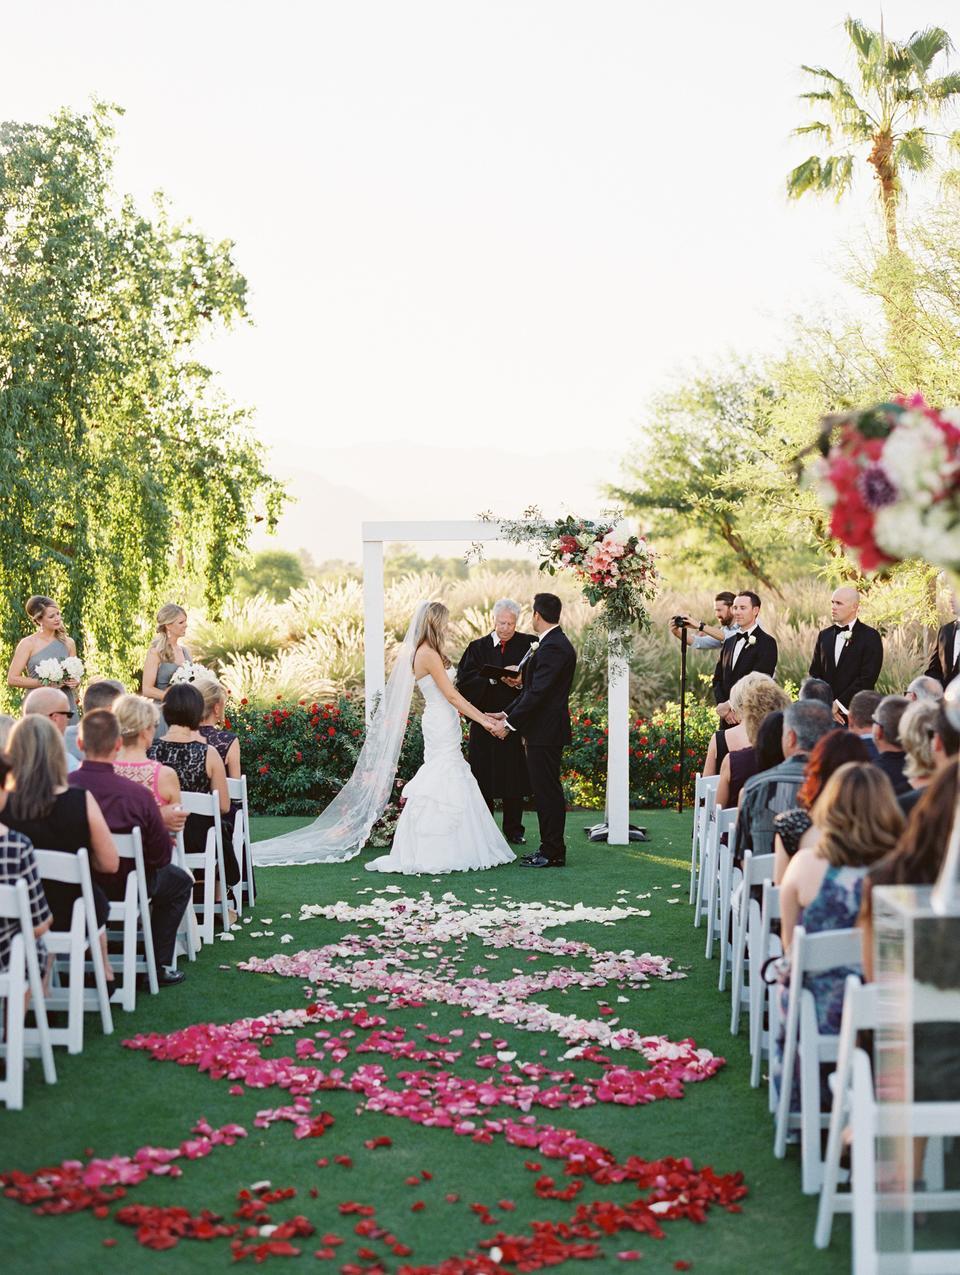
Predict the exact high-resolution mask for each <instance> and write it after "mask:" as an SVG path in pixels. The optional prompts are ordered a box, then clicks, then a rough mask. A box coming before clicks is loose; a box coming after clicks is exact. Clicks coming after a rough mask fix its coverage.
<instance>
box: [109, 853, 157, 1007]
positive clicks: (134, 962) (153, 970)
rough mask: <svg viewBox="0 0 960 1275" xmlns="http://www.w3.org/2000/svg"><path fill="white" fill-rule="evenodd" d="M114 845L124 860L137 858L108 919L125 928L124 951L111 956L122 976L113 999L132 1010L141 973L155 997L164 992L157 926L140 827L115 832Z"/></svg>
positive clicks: (112, 905) (112, 902) (111, 905)
mask: <svg viewBox="0 0 960 1275" xmlns="http://www.w3.org/2000/svg"><path fill="white" fill-rule="evenodd" d="M113 840H114V844H115V845H116V847H117V853H118V854H119V856H120V858H121V859H132V860H133V871H132V872H131V873H130V874H129V875H128V876H127V882H126V889H125V891H124V896H123V899H122V901H120V902H116V901H114V900H111V901H110V915H109V919H108V921H107V925H108V929H109V927H110V926H111V925H113V926H117V925H119V926H120V927H121V928H122V931H123V952H122V954H121V956H120V957H119V958H111V962H110V963H111V965H112V966H113V968H114V970H115V971H117V972H119V973H120V974H121V975H122V978H121V979H120V980H119V985H118V987H117V990H116V991H115V992H114V993H113V995H112V996H111V998H110V999H111V1000H113V1001H118V1002H119V1003H120V1004H121V1005H122V1006H123V1008H124V1009H125V1010H127V1011H128V1012H130V1011H132V1010H134V1009H136V1007H137V975H138V974H143V973H145V974H146V975H147V982H148V984H149V986H150V991H151V992H152V993H153V995H154V996H156V994H157V993H158V992H159V991H160V985H159V983H158V982H157V962H156V958H155V957H154V954H153V928H152V925H151V922H150V895H149V894H148V892H147V873H146V868H145V867H144V862H143V838H142V836H141V833H140V829H139V828H134V829H133V831H132V832H130V833H128V834H126V835H123V834H120V833H116V832H115V833H114V834H113ZM141 928H142V931H143V953H144V954H143V956H142V957H141V956H138V955H137V939H138V936H139V933H140V930H141Z"/></svg>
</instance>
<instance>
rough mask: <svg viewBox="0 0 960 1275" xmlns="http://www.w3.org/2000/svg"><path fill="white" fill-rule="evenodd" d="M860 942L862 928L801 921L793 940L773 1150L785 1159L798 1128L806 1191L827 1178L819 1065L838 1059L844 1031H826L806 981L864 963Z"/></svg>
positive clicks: (826, 1117)
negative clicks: (813, 926)
mask: <svg viewBox="0 0 960 1275" xmlns="http://www.w3.org/2000/svg"><path fill="white" fill-rule="evenodd" d="M860 943H861V935H860V931H859V930H858V929H847V930H825V931H823V932H822V933H819V934H807V932H806V930H805V929H804V927H803V926H802V925H798V926H797V927H796V929H795V930H794V932H793V941H792V943H791V944H790V993H789V997H788V999H787V1020H786V1032H785V1036H784V1046H783V1070H782V1075H781V1078H780V1094H779V1099H778V1102H777V1127H776V1135H775V1138H774V1143H773V1152H774V1155H776V1156H777V1158H778V1159H781V1160H782V1159H783V1157H784V1156H785V1155H786V1153H787V1134H788V1132H789V1130H790V1129H791V1128H799V1130H800V1160H801V1189H802V1190H803V1193H804V1195H813V1194H815V1193H816V1192H817V1191H819V1190H820V1184H821V1182H822V1180H823V1162H822V1160H821V1157H820V1141H821V1140H820V1131H821V1129H823V1128H825V1127H826V1126H827V1125H828V1124H829V1120H830V1117H829V1114H828V1113H824V1112H822V1111H821V1109H820V1066H821V1064H822V1063H831V1062H836V1060H837V1047H838V1044H839V1036H833V1035H827V1034H825V1033H821V1031H820V1028H819V1024H818V1022H817V1006H816V1001H815V1000H814V996H813V992H811V991H808V990H807V989H806V988H805V987H804V986H803V980H804V978H805V977H806V976H807V975H808V974H809V975H812V974H824V973H826V972H827V971H828V970H835V969H838V968H841V967H854V968H857V969H859V967H860V953H861V947H860ZM798 1061H799V1064H800V1111H799V1114H795V1113H792V1112H791V1110H790V1095H791V1093H792V1090H793V1074H794V1071H795V1069H796V1065H797V1062H798Z"/></svg>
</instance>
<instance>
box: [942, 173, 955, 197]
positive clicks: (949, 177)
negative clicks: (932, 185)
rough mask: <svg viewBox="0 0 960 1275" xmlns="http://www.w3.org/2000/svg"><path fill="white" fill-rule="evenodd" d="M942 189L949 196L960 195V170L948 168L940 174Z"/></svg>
mask: <svg viewBox="0 0 960 1275" xmlns="http://www.w3.org/2000/svg"><path fill="white" fill-rule="evenodd" d="M940 189H941V190H943V191H945V192H946V193H947V194H949V195H960V168H948V169H946V170H945V171H944V172H942V173H941V174H940Z"/></svg>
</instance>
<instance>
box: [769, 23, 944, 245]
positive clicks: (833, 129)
mask: <svg viewBox="0 0 960 1275" xmlns="http://www.w3.org/2000/svg"><path fill="white" fill-rule="evenodd" d="M844 29H845V30H846V33H847V35H848V37H849V39H850V43H851V45H852V46H853V53H854V56H855V59H856V70H857V79H858V80H859V88H858V91H855V90H854V88H852V87H851V85H850V84H849V83H848V82H847V81H846V80H844V79H842V78H841V77H840V76H838V75H836V74H835V73H834V72H833V71H830V70H828V69H827V68H826V67H822V66H804V67H803V70H804V71H805V72H806V73H807V74H808V75H810V76H812V77H813V79H814V80H815V81H816V82H817V85H818V87H817V88H815V89H811V90H809V91H808V92H806V93H802V94H801V95H800V96H801V100H804V101H807V102H810V103H811V104H812V105H813V106H814V107H817V108H822V110H823V118H821V119H817V120H814V121H812V122H811V123H809V124H803V125H801V126H800V127H799V128H797V129H795V130H794V131H795V134H797V135H800V136H805V135H807V134H813V135H816V136H819V137H821V138H822V139H823V141H824V143H825V145H826V146H828V147H830V148H831V151H830V153H829V154H827V155H811V156H809V157H808V158H807V159H805V160H804V161H803V163H802V164H798V165H797V167H796V168H795V169H794V170H793V171H792V172H791V173H790V175H789V176H788V178H787V193H788V194H789V195H790V196H791V197H792V198H795V199H798V198H800V197H801V196H802V195H805V194H808V193H809V192H813V193H815V194H820V195H824V194H831V195H833V196H834V197H835V198H836V199H841V198H842V197H843V196H844V195H845V194H846V192H847V191H848V190H849V188H850V186H851V184H852V182H853V179H854V176H855V171H856V165H857V158H858V154H859V156H860V158H861V159H862V161H863V162H865V163H867V164H869V165H870V167H871V168H872V169H873V172H874V176H875V178H876V182H877V197H878V199H879V201H880V208H881V212H882V215H883V225H884V232H885V234H886V240H887V249H888V251H889V252H891V253H893V252H896V251H897V248H898V246H899V241H898V234H897V212H898V207H899V203H900V199H901V195H902V192H903V179H904V177H905V176H906V175H908V174H913V173H925V172H927V171H928V170H929V169H930V168H931V167H932V166H933V164H934V159H935V143H936V139H937V138H938V137H939V136H942V135H941V134H937V133H935V132H934V130H933V128H932V127H931V125H932V123H933V122H934V121H936V120H939V119H940V117H941V116H942V115H943V113H944V111H945V110H946V109H947V108H949V107H950V106H952V105H954V104H955V103H956V101H957V98H958V96H960V74H957V73H948V74H945V75H941V76H931V70H932V68H933V64H934V63H935V62H936V60H937V58H938V57H940V56H941V55H943V56H946V55H947V54H948V53H949V52H950V51H951V49H952V47H953V46H952V44H951V41H950V37H949V35H948V34H947V32H946V31H944V30H943V28H942V27H927V28H926V29H925V30H923V31H916V32H914V34H913V35H911V36H910V38H909V40H907V41H905V42H897V41H893V40H889V39H887V37H886V35H885V34H884V31H883V28H882V27H881V29H880V30H879V31H872V30H871V29H870V28H869V27H867V26H866V25H865V24H864V23H862V22H860V21H859V20H858V19H857V18H847V20H846V22H845V23H844Z"/></svg>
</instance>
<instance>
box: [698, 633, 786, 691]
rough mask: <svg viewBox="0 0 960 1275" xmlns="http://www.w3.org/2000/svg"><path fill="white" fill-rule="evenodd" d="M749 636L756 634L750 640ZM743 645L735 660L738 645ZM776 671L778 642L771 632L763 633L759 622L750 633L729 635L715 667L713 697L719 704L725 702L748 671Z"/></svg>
mask: <svg viewBox="0 0 960 1275" xmlns="http://www.w3.org/2000/svg"><path fill="white" fill-rule="evenodd" d="M750 637H754V638H756V641H755V642H753V643H752V644H751V642H750ZM738 646H740V647H742V648H743V649H742V650H741V651H740V655H739V656H738V658H737V662H736V665H734V663H733V656H734V652H735V651H736V650H737V647H738ZM776 671H777V642H776V639H775V638H772V637H771V636H770V634H769V633H764V631H763V629H761V628H760V626H759V624H758V625H757V627H756V628H755V629H754V630H753V633H751V634H750V635H749V637H745V635H744V634H742V633H735V634H734V635H733V637H729V638H727V640H726V642H724V644H723V646H722V648H721V650H720V658H719V660H717V667H716V668H715V669H714V671H713V697H714V699H715V700H716V702H717V703H718V704H724V703H726V701H727V700H728V699H729V698H730V692H731V691H732V690H733V688H734V687H735V686H736V684H737V682H739V681H740V679H741V677H746V675H747V674H748V673H769V675H770V676H771V677H773V675H774V673H776Z"/></svg>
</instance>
